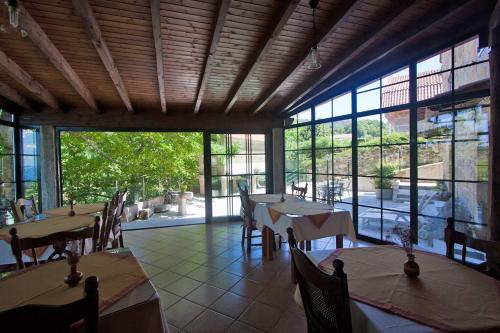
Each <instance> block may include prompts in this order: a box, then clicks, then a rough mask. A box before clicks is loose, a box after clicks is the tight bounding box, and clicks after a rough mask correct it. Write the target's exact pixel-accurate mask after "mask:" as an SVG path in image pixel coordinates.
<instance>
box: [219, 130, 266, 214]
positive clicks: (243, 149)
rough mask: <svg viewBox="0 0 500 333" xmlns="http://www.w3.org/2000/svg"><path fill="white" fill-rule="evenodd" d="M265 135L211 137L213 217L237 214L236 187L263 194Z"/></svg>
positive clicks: (264, 180) (264, 188) (264, 181)
mask: <svg viewBox="0 0 500 333" xmlns="http://www.w3.org/2000/svg"><path fill="white" fill-rule="evenodd" d="M265 148H266V135H264V134H210V163H211V168H210V171H211V177H210V187H211V191H210V192H209V193H210V200H211V216H212V217H213V218H216V219H219V218H222V217H224V218H231V217H238V216H239V215H240V207H241V204H240V198H239V193H238V186H237V185H238V184H240V185H242V186H244V185H246V186H248V190H249V192H250V193H266V191H267V185H268V182H267V178H266V174H267V173H266V154H265V152H266V149H265Z"/></svg>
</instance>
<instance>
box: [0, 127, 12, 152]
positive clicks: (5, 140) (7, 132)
mask: <svg viewBox="0 0 500 333" xmlns="http://www.w3.org/2000/svg"><path fill="white" fill-rule="evenodd" d="M13 133H14V130H13V128H12V127H9V126H3V125H0V154H2V155H3V154H14V136H13Z"/></svg>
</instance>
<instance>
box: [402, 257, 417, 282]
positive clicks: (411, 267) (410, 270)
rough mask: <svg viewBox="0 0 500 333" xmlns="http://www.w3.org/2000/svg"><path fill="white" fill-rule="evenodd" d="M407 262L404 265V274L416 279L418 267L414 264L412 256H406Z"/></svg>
mask: <svg viewBox="0 0 500 333" xmlns="http://www.w3.org/2000/svg"><path fill="white" fill-rule="evenodd" d="M406 256H407V257H408V261H407V262H405V263H404V272H405V274H406V275H408V276H409V277H417V276H418V275H419V274H420V267H419V266H418V264H417V263H416V262H415V255H414V254H407V255H406Z"/></svg>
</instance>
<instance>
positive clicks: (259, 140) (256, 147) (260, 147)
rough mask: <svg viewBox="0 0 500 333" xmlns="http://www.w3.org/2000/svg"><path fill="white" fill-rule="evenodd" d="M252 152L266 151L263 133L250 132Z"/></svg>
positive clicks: (260, 152)
mask: <svg viewBox="0 0 500 333" xmlns="http://www.w3.org/2000/svg"><path fill="white" fill-rule="evenodd" d="M251 139H252V154H264V153H265V152H266V136H265V135H263V134H252V135H251Z"/></svg>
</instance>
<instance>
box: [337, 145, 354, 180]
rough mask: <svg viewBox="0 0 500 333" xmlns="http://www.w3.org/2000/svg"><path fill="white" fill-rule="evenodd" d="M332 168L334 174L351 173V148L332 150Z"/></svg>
mask: <svg viewBox="0 0 500 333" xmlns="http://www.w3.org/2000/svg"><path fill="white" fill-rule="evenodd" d="M333 170H334V173H335V174H340V175H350V174H351V173H352V149H351V148H335V150H334V152H333Z"/></svg>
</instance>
